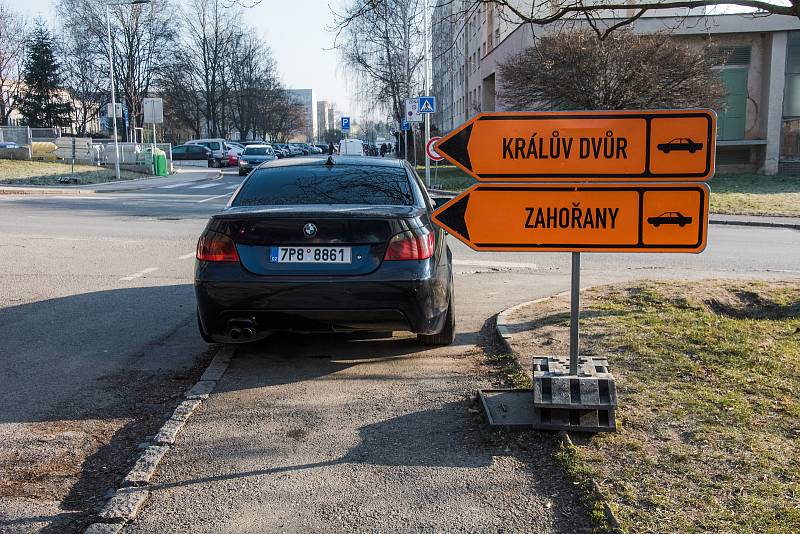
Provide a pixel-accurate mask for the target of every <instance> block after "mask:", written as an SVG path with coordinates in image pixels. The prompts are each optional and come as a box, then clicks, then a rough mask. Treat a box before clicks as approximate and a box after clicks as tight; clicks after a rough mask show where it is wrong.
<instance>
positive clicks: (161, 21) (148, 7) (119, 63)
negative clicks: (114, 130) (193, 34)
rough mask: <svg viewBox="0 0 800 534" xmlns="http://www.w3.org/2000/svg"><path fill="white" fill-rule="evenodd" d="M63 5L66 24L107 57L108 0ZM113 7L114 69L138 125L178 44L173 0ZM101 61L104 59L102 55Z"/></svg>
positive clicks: (61, 0) (82, 0) (60, 0)
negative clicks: (144, 100) (173, 45)
mask: <svg viewBox="0 0 800 534" xmlns="http://www.w3.org/2000/svg"><path fill="white" fill-rule="evenodd" d="M57 6H58V11H59V14H60V18H61V21H62V23H63V25H64V26H65V27H69V28H72V29H74V30H75V31H81V32H83V34H84V35H85V36H86V38H87V39H88V42H89V43H90V45H91V48H90V49H91V50H92V51H94V53H96V54H97V55H98V56H106V57H107V54H108V45H107V36H106V2H105V1H104V0H58V2H57ZM110 9H111V35H112V56H113V59H114V71H115V73H116V76H117V83H118V90H119V91H120V92H121V93H122V95H123V98H124V101H125V105H126V107H127V109H128V111H129V113H130V120H131V127H134V126H136V125H137V124H141V123H142V113H143V109H142V101H143V99H144V98H145V97H147V96H148V95H149V93H150V92H151V91H152V89H153V85H154V82H155V79H156V77H157V75H158V73H159V70H160V69H161V68H163V67H164V66H165V65H167V58H168V54H169V51H170V50H171V49H172V48H173V47H172V43H173V42H174V40H175V24H174V19H175V17H174V11H173V9H174V6H173V4H172V2H171V0H159V2H158V3H157V4H155V3H154V4H135V5H119V6H112V7H111V8H110ZM97 60H98V63H99V64H103V62H102V60H101V59H100V58H99V57H98V59H97ZM98 75H99V73H98ZM101 76H102V75H101Z"/></svg>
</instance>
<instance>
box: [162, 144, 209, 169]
mask: <svg viewBox="0 0 800 534" xmlns="http://www.w3.org/2000/svg"><path fill="white" fill-rule="evenodd" d="M200 160H206V162H207V165H208V166H209V167H213V166H214V165H215V164H216V158H214V153H213V152H212V151H211V149H209V148H206V147H204V146H202V145H188V144H187V145H178V146H174V147H172V161H200Z"/></svg>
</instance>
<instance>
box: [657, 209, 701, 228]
mask: <svg viewBox="0 0 800 534" xmlns="http://www.w3.org/2000/svg"><path fill="white" fill-rule="evenodd" d="M647 222H649V223H650V224H652V225H653V226H655V227H656V228H658V227H659V226H661V225H662V224H677V225H678V226H680V227H681V228H683V227H684V226H686V225H687V224H691V222H692V218H691V217H687V216H685V215H682V214H681V213H679V212H677V211H667V212H665V213H662V214H661V215H659V216H658V217H649V218H648V219H647Z"/></svg>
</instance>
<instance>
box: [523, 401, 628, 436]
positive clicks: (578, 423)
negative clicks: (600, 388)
mask: <svg viewBox="0 0 800 534" xmlns="http://www.w3.org/2000/svg"><path fill="white" fill-rule="evenodd" d="M533 419H534V422H533V427H534V428H537V429H540V430H564V431H568V432H613V431H615V430H616V429H617V421H616V416H615V411H614V409H613V408H608V409H583V408H549V407H541V406H535V407H534V410H533Z"/></svg>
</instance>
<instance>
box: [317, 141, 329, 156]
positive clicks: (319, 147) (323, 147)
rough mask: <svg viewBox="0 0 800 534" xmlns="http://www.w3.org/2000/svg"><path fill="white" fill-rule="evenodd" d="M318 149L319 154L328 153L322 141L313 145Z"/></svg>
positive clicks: (326, 146)
mask: <svg viewBox="0 0 800 534" xmlns="http://www.w3.org/2000/svg"><path fill="white" fill-rule="evenodd" d="M314 146H315V147H317V148H318V149H319V154H327V153H328V145H324V144H322V143H320V144H318V145H314Z"/></svg>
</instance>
